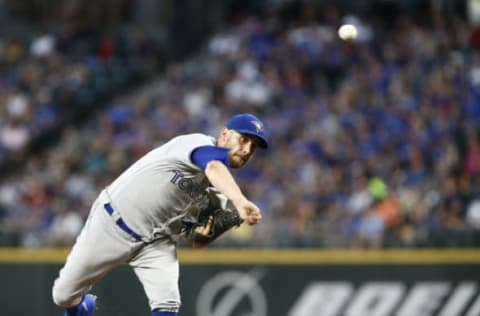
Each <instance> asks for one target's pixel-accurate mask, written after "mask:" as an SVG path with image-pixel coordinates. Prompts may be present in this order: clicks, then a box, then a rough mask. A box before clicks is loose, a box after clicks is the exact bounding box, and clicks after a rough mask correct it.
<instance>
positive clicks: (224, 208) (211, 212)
mask: <svg viewBox="0 0 480 316" xmlns="http://www.w3.org/2000/svg"><path fill="white" fill-rule="evenodd" d="M209 199H210V203H209V206H208V207H207V208H205V209H203V210H201V211H199V214H198V218H197V220H195V221H191V222H186V223H184V225H185V226H184V231H185V237H186V239H188V240H190V241H191V242H192V243H194V244H196V245H201V246H204V245H207V244H209V243H211V242H212V241H213V240H215V239H216V238H217V237H218V236H220V235H221V234H223V233H224V232H226V231H227V230H229V229H231V228H233V227H238V226H240V225H241V224H242V223H243V219H242V218H241V217H240V215H239V214H238V211H237V209H236V208H235V207H234V206H233V205H232V203H231V202H230V201H228V199H226V197H225V196H224V195H222V194H221V193H219V192H216V191H213V190H211V191H210V192H209Z"/></svg>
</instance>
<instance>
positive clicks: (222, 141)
mask: <svg viewBox="0 0 480 316" xmlns="http://www.w3.org/2000/svg"><path fill="white" fill-rule="evenodd" d="M229 131H230V130H229V129H228V128H226V127H224V128H222V130H221V131H220V136H219V137H218V145H219V146H222V145H224V144H225V142H226V140H227V138H228V132H229Z"/></svg>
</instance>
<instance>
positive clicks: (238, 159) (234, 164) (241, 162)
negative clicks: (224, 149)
mask: <svg viewBox="0 0 480 316" xmlns="http://www.w3.org/2000/svg"><path fill="white" fill-rule="evenodd" d="M229 160H230V167H231V168H234V169H238V168H241V167H243V166H245V165H246V164H247V162H248V161H249V160H250V158H249V157H242V156H240V155H237V154H229Z"/></svg>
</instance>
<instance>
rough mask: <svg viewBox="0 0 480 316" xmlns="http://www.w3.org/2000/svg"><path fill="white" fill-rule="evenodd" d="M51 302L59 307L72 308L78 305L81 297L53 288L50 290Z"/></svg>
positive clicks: (56, 287)
mask: <svg viewBox="0 0 480 316" xmlns="http://www.w3.org/2000/svg"><path fill="white" fill-rule="evenodd" d="M52 298H53V302H54V303H55V304H56V305H58V306H60V307H64V308H67V307H72V306H75V305H77V304H78V303H80V301H81V300H82V295H75V294H72V293H70V292H68V291H65V290H62V289H60V288H59V287H58V286H53V289H52Z"/></svg>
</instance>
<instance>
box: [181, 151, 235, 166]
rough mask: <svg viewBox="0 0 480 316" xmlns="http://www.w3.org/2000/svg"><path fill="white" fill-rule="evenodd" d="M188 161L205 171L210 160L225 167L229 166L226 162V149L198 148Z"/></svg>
mask: <svg viewBox="0 0 480 316" xmlns="http://www.w3.org/2000/svg"><path fill="white" fill-rule="evenodd" d="M190 159H191V160H192V162H193V163H194V164H195V165H196V166H198V167H199V168H200V169H202V170H205V168H206V167H207V164H208V163H209V162H210V161H212V160H219V161H221V162H223V164H224V165H225V166H227V167H229V166H230V162H229V161H228V148H223V147H217V146H200V147H197V148H195V149H194V150H193V151H192V153H191V155H190Z"/></svg>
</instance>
